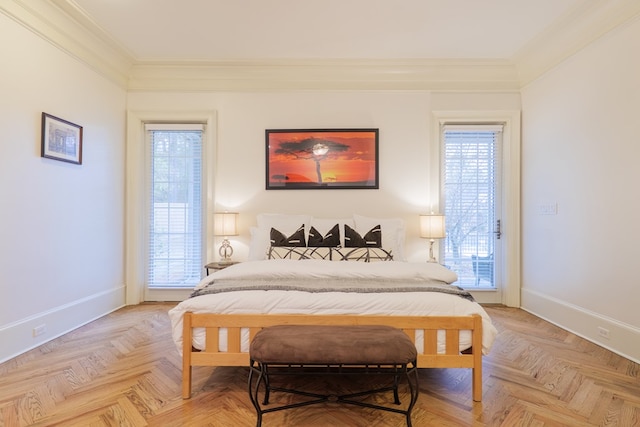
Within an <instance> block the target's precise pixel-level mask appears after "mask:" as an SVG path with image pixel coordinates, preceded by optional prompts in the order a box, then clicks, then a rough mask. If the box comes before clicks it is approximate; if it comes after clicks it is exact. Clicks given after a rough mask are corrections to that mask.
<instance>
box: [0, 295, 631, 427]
mask: <svg viewBox="0 0 640 427" xmlns="http://www.w3.org/2000/svg"><path fill="white" fill-rule="evenodd" d="M172 306H173V304H166V303H165V304H143V305H140V306H135V307H126V308H123V309H121V310H118V311H117V312H115V313H112V314H110V315H108V316H105V317H103V318H101V319H98V320H96V321H94V322H92V323H90V324H88V325H86V326H83V327H81V328H79V329H77V330H75V331H73V332H71V333H69V334H66V335H64V336H62V337H60V338H58V339H55V340H53V341H51V342H49V343H48V344H45V345H43V346H41V347H39V348H37V349H34V350H32V351H29V352H27V353H25V354H23V355H21V356H18V357H16V358H14V359H12V360H10V361H8V362H5V363H3V364H0V427H9V426H10V427H14V426H15V427H18V426H83V427H85V426H147V425H149V426H225V427H228V426H231V427H233V426H253V425H255V421H256V415H255V411H254V408H253V407H252V406H251V403H250V402H249V398H248V393H247V384H246V382H247V376H248V368H238V367H235V368H231V367H229V368H208V367H198V368H195V369H194V385H193V390H194V394H193V397H192V398H191V399H189V400H182V399H181V397H180V391H181V388H180V387H181V385H180V381H181V376H180V375H181V373H180V366H181V365H180V357H179V356H178V352H177V350H176V348H175V346H174V344H173V341H172V340H171V335H170V323H169V319H168V316H167V310H168V309H169V308H171V307H172ZM487 311H488V312H489V314H490V315H491V316H492V318H493V320H494V323H495V325H496V326H497V328H498V329H499V331H500V334H499V336H498V338H497V340H496V343H495V345H494V347H493V349H492V351H491V354H490V355H488V356H485V357H484V365H483V366H484V387H483V388H484V399H483V401H482V402H480V403H474V402H473V401H472V400H471V378H470V375H469V372H468V370H465V369H422V370H420V373H419V378H420V396H419V399H418V402H417V404H416V407H415V408H414V410H413V416H412V420H413V425H414V426H620V427H630V426H640V368H639V365H638V364H636V363H633V362H631V361H628V360H626V359H624V358H622V357H620V356H617V355H615V354H613V353H611V352H610V351H607V350H605V349H603V348H601V347H599V346H597V345H595V344H592V343H589V342H587V341H585V340H583V339H581V338H579V337H577V336H575V335H573V334H570V333H568V332H565V331H563V330H562V329H560V328H557V327H555V326H553V325H551V324H549V323H547V322H545V321H543V320H541V319H538V318H536V317H534V316H532V315H530V314H528V313H526V312H525V311H522V310H519V309H512V308H504V307H487ZM289 381H290V382H291V383H296V384H297V385H298V386H306V387H310V388H311V389H316V390H320V389H323V388H329V387H334V388H336V389H338V390H344V389H351V388H353V387H355V386H356V385H358V384H365V383H367V382H370V381H379V380H378V379H373V380H372V379H370V378H369V377H368V378H355V379H350V380H346V379H342V378H338V379H335V378H333V379H332V378H326V377H324V378H321V379H314V380H313V381H312V379H311V378H297V379H290V380H289ZM278 395H279V394H278V393H276V394H274V399H275V398H276V396H278ZM405 396H406V393H405V392H404V391H403V394H401V399H402V398H403V397H405ZM373 398H375V399H376V401H378V402H381V401H387V400H389V399H388V397H387V396H385V395H383V396H375V397H373ZM278 399H285V400H286V399H288V397H285V396H283V395H282V394H280V396H279V397H278ZM283 401H284V400H283ZM405 401H406V400H405ZM403 425H405V420H404V417H403V416H402V415H399V414H394V413H387V412H381V411H376V410H372V409H367V408H360V407H356V406H350V405H349V406H346V405H338V404H335V403H326V404H324V403H323V404H319V405H313V406H307V407H303V408H298V409H292V410H288V411H283V412H274V413H269V414H265V415H264V421H263V426H265V427H273V426H278V427H281V426H354V427H359V426H362V427H365V426H367V427H369V426H403Z"/></svg>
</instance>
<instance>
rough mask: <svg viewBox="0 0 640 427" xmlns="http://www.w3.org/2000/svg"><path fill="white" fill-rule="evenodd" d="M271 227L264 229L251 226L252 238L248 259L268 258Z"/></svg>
mask: <svg viewBox="0 0 640 427" xmlns="http://www.w3.org/2000/svg"><path fill="white" fill-rule="evenodd" d="M270 232H271V229H270V228H269V229H262V228H258V227H251V228H249V233H250V235H251V240H250V241H249V255H248V256H247V260H248V261H259V260H261V259H267V252H269V246H270V241H269V239H270V237H271V233H270Z"/></svg>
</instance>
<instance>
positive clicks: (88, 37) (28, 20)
mask: <svg viewBox="0 0 640 427" xmlns="http://www.w3.org/2000/svg"><path fill="white" fill-rule="evenodd" d="M60 5H65V6H66V7H65V8H66V9H67V10H70V9H69V8H70V7H72V3H71V2H70V1H67V0H51V1H47V0H28V1H19V0H0V13H3V14H4V15H6V16H8V17H9V18H11V19H13V20H14V21H16V22H18V23H19V24H21V25H23V26H24V27H25V28H27V29H29V30H30V31H32V32H34V33H35V34H37V35H38V36H40V37H42V38H43V39H44V40H46V41H48V42H49V43H51V44H52V45H54V46H56V47H58V48H59V49H61V50H62V51H64V52H66V53H67V54H69V55H70V56H72V57H74V58H76V59H78V60H79V61H81V62H83V63H84V64H85V65H87V66H88V67H90V68H91V69H93V70H94V71H96V72H98V73H99V74H101V75H103V76H105V77H106V78H108V79H109V80H111V81H113V82H114V83H116V84H117V85H118V86H120V87H122V88H124V89H126V88H127V85H128V80H129V71H130V68H131V65H132V63H133V58H132V57H131V56H129V55H127V54H126V53H125V52H123V50H122V49H120V48H119V47H117V46H114V45H113V43H110V42H109V41H107V40H105V38H104V37H101V36H100V35H99V34H96V32H95V31H94V30H92V29H91V28H88V27H87V26H85V25H83V24H82V23H81V22H79V21H78V20H77V15H76V16H75V17H72V16H71V15H70V14H68V13H67V12H65V10H63V9H62V8H61V7H59V6H60ZM73 9H75V8H73Z"/></svg>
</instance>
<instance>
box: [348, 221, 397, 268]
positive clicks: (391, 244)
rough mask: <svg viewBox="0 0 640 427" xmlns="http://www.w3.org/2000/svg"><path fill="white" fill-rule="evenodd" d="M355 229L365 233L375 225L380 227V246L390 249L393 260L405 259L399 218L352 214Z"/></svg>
mask: <svg viewBox="0 0 640 427" xmlns="http://www.w3.org/2000/svg"><path fill="white" fill-rule="evenodd" d="M353 221H354V222H355V225H356V228H355V229H356V231H357V232H358V233H360V234H362V235H364V234H366V233H367V232H368V231H369V230H371V229H372V228H373V227H375V226H376V225H378V224H379V225H380V228H381V229H382V247H383V248H385V249H387V250H391V253H392V254H393V260H394V261H406V259H405V257H404V238H405V226H404V220H402V219H401V218H371V217H366V216H362V215H357V214H354V215H353Z"/></svg>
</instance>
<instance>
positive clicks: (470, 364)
mask: <svg viewBox="0 0 640 427" xmlns="http://www.w3.org/2000/svg"><path fill="white" fill-rule="evenodd" d="M274 325H387V326H393V327H395V328H398V329H402V330H403V331H404V332H405V333H406V334H407V336H408V337H409V338H410V339H411V341H412V342H414V343H415V336H416V334H415V332H416V330H422V331H424V332H423V336H424V345H423V347H424V348H423V350H422V351H421V352H418V368H470V369H471V370H472V396H473V400H474V401H476V402H480V401H481V400H482V318H481V317H480V315H478V314H474V315H471V316H357V315H330V316H329V315H294V314H279V315H274V314H269V315H243V314H195V313H190V312H188V313H185V315H184V318H183V335H182V397H183V399H188V398H190V397H191V377H192V376H191V368H192V367H193V366H247V367H248V366H249V353H248V352H243V351H241V342H242V330H243V329H248V331H249V341H251V340H253V337H254V336H255V334H256V333H257V332H258V331H259V330H260V329H262V328H265V327H268V326H274ZM194 328H204V329H205V330H206V341H205V348H204V349H203V350H201V351H200V350H194V349H193V348H192V338H193V330H194ZM220 328H225V329H226V335H227V342H226V351H220V350H219V348H220V346H219V344H220V343H219V336H220ZM438 331H444V335H445V351H444V353H438ZM461 331H471V345H472V346H471V349H470V351H469V352H465V353H464V354H463V353H461V352H460V350H459V346H460V332H461Z"/></svg>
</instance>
